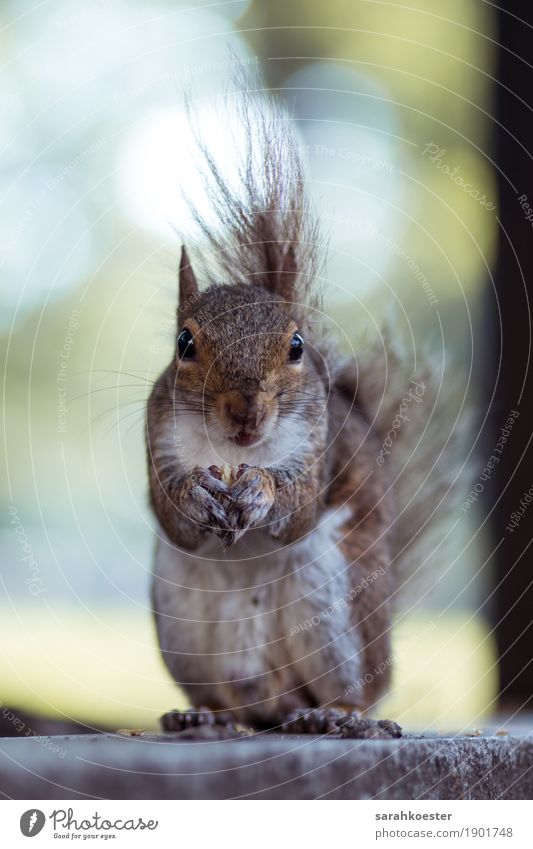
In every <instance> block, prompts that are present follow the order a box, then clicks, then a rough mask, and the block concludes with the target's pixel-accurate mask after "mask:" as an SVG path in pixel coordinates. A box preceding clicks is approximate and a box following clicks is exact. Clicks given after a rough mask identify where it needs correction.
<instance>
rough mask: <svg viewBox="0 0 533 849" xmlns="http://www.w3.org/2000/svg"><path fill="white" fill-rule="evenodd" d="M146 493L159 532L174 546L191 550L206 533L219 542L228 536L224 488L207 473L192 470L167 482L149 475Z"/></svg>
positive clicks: (227, 491)
mask: <svg viewBox="0 0 533 849" xmlns="http://www.w3.org/2000/svg"><path fill="white" fill-rule="evenodd" d="M150 489H151V496H152V502H153V504H154V506H155V508H156V512H157V515H158V517H159V521H160V523H161V525H162V526H163V530H164V531H165V533H166V534H167V536H168V537H169V539H170V540H171V541H172V542H174V543H176V544H177V545H180V546H183V547H184V548H188V549H194V548H196V546H197V545H198V543H199V542H200V540H201V538H202V537H203V536H204V535H205V534H206V533H207V532H208V531H212V532H214V533H215V534H217V535H218V536H220V537H221V538H223V539H224V538H225V535H227V534H228V533H229V532H231V526H230V523H229V520H228V517H227V514H226V510H225V506H224V499H225V498H226V497H227V496H228V494H229V490H228V487H227V485H226V484H225V483H224V482H223V481H221V480H220V479H219V478H217V477H215V476H214V475H213V474H212V473H211V471H210V470H209V469H202V468H200V467H195V468H194V469H192V471H191V472H189V473H185V474H183V475H181V476H179V477H175V478H173V479H172V480H170V481H168V482H163V481H162V480H161V479H160V478H159V477H157V476H156V475H155V473H152V475H151V480H150Z"/></svg>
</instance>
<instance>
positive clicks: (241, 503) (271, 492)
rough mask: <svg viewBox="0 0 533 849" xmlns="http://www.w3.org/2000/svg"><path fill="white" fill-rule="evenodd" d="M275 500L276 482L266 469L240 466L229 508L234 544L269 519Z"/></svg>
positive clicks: (232, 489)
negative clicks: (247, 532)
mask: <svg viewBox="0 0 533 849" xmlns="http://www.w3.org/2000/svg"><path fill="white" fill-rule="evenodd" d="M274 498H275V487H274V480H273V478H272V475H271V474H270V473H269V472H267V470H266V469H261V468H259V467H258V466H246V465H245V464H242V465H241V466H239V470H238V476H237V481H236V482H235V483H234V484H233V486H232V488H231V501H230V503H229V507H228V519H229V521H230V524H231V528H232V531H233V539H232V540H231V541H232V542H235V541H236V540H238V539H239V537H241V536H242V535H243V534H244V533H245V532H246V531H247V530H248V529H249V528H253V527H254V526H255V525H259V524H260V523H261V522H263V521H264V520H265V519H266V518H267V516H268V514H269V513H270V510H271V509H272V506H273V504H274Z"/></svg>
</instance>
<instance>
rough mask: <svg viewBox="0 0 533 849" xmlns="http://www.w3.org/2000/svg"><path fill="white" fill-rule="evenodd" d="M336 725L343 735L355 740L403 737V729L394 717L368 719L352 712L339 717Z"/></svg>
mask: <svg viewBox="0 0 533 849" xmlns="http://www.w3.org/2000/svg"><path fill="white" fill-rule="evenodd" d="M336 725H337V726H338V727H339V729H340V733H341V737H349V738H351V739H355V740H376V739H378V740H393V739H396V738H398V737H403V732H402V729H401V728H400V726H399V725H398V723H397V722H394V721H393V720H392V719H368V718H367V717H363V716H357V715H356V714H351V715H349V716H345V717H343V718H342V719H338V720H337V722H336Z"/></svg>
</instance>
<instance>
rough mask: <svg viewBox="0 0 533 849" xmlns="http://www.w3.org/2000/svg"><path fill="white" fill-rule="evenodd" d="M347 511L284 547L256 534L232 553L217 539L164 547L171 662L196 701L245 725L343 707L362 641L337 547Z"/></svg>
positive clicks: (163, 628)
mask: <svg viewBox="0 0 533 849" xmlns="http://www.w3.org/2000/svg"><path fill="white" fill-rule="evenodd" d="M346 519H347V510H346V509H341V510H337V511H332V512H330V513H329V514H325V515H324V516H323V517H322V520H321V522H320V523H319V525H318V526H317V528H316V529H315V530H314V531H313V532H312V533H311V534H309V535H308V536H307V537H306V538H305V539H303V540H301V541H299V542H298V543H295V544H293V545H290V546H282V545H280V544H279V543H278V542H276V540H273V539H272V538H271V537H269V536H268V535H267V534H266V533H265V532H264V531H262V530H252V531H249V532H248V533H247V534H245V535H244V537H243V538H242V539H241V540H239V542H238V543H237V544H236V545H235V546H234V547H233V548H231V549H230V550H229V551H228V552H226V553H224V552H223V551H222V548H221V544H220V541H219V540H218V538H217V537H215V536H210V537H209V538H208V539H207V541H206V542H205V543H204V545H203V547H202V548H200V549H199V550H198V551H196V552H194V553H186V552H183V551H180V550H178V549H176V548H174V547H173V546H172V545H171V544H170V543H169V542H168V541H167V540H166V539H164V538H161V539H160V540H159V542H158V546H157V551H156V559H155V569H154V590H153V598H154V605H155V609H156V612H157V625H158V632H159V638H160V643H161V648H162V650H163V652H164V657H165V661H166V663H167V666H168V667H169V669H170V671H171V673H172V675H173V676H174V678H175V679H176V680H177V681H178V682H180V683H182V684H183V685H184V686H185V689H187V690H188V691H189V692H190V693H191V696H192V698H193V700H194V701H195V703H197V704H198V703H208V704H209V703H215V704H217V705H221V706H224V707H228V708H231V709H233V710H235V711H236V712H237V714H239V713H240V715H241V716H242V717H243V718H246V717H248V716H249V715H250V714H254V715H256V714H257V715H261V716H264V715H274V714H276V713H278V712H279V711H280V710H281V711H282V712H283V710H285V711H286V710H287V709H291V708H292V707H294V706H298V705H300V704H301V705H302V706H306V707H307V706H308V705H309V698H310V694H312V701H315V702H316V703H318V704H324V703H327V702H332V701H336V700H337V701H338V700H339V699H340V698H341V696H342V693H343V691H344V689H345V687H346V685H347V684H349V683H351V681H353V680H354V678H355V677H356V676H357V674H358V671H359V668H360V661H359V651H360V648H361V646H360V640H359V636H358V633H357V631H356V630H355V628H354V627H353V625H352V622H353V617H351V616H350V607H349V604H347V603H346V599H347V598H348V595H349V589H350V574H349V566H348V564H347V563H346V561H345V559H344V557H343V555H342V553H341V551H340V549H339V548H338V546H337V544H336V543H337V541H338V539H339V534H340V531H339V528H340V526H341V525H342V524H343V523H345V522H346Z"/></svg>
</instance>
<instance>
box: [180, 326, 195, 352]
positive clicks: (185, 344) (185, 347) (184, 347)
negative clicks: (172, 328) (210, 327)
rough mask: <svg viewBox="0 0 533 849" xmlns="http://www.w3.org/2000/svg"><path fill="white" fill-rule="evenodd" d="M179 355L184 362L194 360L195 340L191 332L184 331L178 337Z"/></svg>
mask: <svg viewBox="0 0 533 849" xmlns="http://www.w3.org/2000/svg"><path fill="white" fill-rule="evenodd" d="M178 354H179V356H180V359H182V360H193V359H194V354H195V351H194V339H193V338H192V333H191V331H190V330H187V328H185V330H182V331H181V333H180V334H179V336H178Z"/></svg>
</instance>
